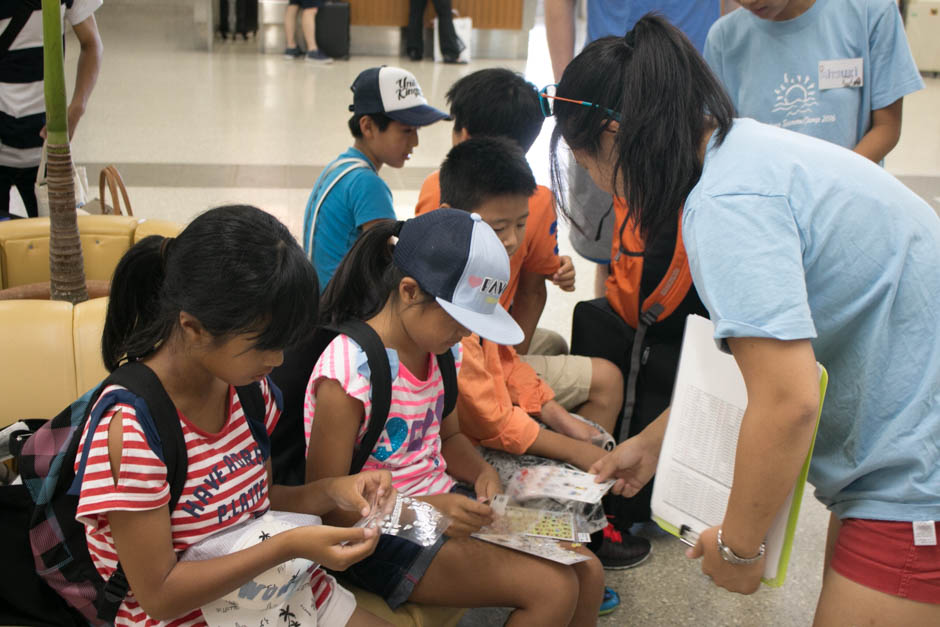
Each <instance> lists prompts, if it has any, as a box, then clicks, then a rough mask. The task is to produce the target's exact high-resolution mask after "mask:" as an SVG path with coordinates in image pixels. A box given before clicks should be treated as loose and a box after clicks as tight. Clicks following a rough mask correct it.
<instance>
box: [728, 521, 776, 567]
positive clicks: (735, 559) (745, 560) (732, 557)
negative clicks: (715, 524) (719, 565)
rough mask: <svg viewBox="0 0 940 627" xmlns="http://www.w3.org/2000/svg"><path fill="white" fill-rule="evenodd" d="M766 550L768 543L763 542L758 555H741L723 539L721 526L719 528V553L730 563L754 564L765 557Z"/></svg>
mask: <svg viewBox="0 0 940 627" xmlns="http://www.w3.org/2000/svg"><path fill="white" fill-rule="evenodd" d="M766 550H767V543H766V542H761V543H760V550H759V551H758V552H757V555H755V556H754V557H741V556H740V555H738V554H737V553H735V552H734V551H732V550H731V547H729V546H728V545H726V544H725V543H724V542H722V541H721V527H719V528H718V554H719V555H721V559H723V560H725V561H726V562H728V563H729V564H738V565H742V564H753V563H754V562H757V561H760V558H762V557H764V552H765V551H766Z"/></svg>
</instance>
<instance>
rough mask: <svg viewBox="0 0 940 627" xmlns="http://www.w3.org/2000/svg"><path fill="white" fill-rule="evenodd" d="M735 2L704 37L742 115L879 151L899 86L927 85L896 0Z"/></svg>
mask: <svg viewBox="0 0 940 627" xmlns="http://www.w3.org/2000/svg"><path fill="white" fill-rule="evenodd" d="M741 4H742V5H744V9H739V10H737V11H734V12H732V13H730V14H728V15H726V16H724V17H723V18H721V19H720V20H718V21H717V22H715V25H714V26H712V28H711V30H710V31H709V33H708V40H707V41H706V43H705V59H706V60H707V61H708V63H709V65H710V66H711V68H712V70H714V72H715V74H717V75H718V78H719V79H721V81H722V82H723V83H724V85H725V89H727V90H728V94H729V95H730V96H731V100H732V101H733V102H734V105H735V106H736V107H737V109H738V115H740V116H741V117H747V118H754V119H755V120H759V121H761V122H766V123H768V124H773V125H775V126H780V127H782V128H786V129H789V130H791V131H796V132H798V133H804V134H806V135H812V136H813V137H819V138H820V139H825V140H827V141H830V142H833V143H835V144H838V145H840V146H843V147H845V148H849V149H851V150H855V151H856V152H857V153H859V154H861V155H864V156H866V157H868V158H869V159H871V160H872V161H875V162H876V163H877V162H880V161H881V160H882V159H884V157H885V155H887V154H888V153H889V152H890V151H891V149H892V148H894V146H895V145H897V143H898V138H899V137H900V135H901V105H902V100H903V98H904V96H906V95H908V94H910V93H912V92H915V91H917V90H919V89H923V87H924V81H923V80H922V79H921V77H920V73H919V72H918V71H917V66H916V65H915V63H914V59H913V57H912V56H911V51H910V48H909V46H908V44H907V37H906V36H905V33H904V25H903V24H902V23H901V14H900V12H899V11H898V6H897V3H896V2H895V0H769V1H763V2H753V1H751V2H742V3H741Z"/></svg>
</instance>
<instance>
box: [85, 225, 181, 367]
mask: <svg viewBox="0 0 940 627" xmlns="http://www.w3.org/2000/svg"><path fill="white" fill-rule="evenodd" d="M166 241H168V240H167V239H166V238H164V237H161V236H159V235H151V236H149V237H145V238H144V239H142V240H140V241H139V242H137V243H136V244H134V246H132V247H131V249H130V250H128V251H127V253H125V255H124V256H123V257H122V258H121V261H120V262H119V263H118V266H117V268H116V269H115V271H114V277H113V278H112V279H111V298H110V300H109V301H108V312H107V315H106V316H105V323H104V332H103V334H102V337H101V352H102V357H103V359H104V365H105V368H107V369H108V371H109V372H111V371H113V370H114V369H115V368H117V367H118V365H119V363H120V361H121V359H122V357H124V356H128V357H129V358H130V359H132V360H133V359H139V358H140V357H143V356H145V355H147V354H148V353H150V352H152V351H153V350H154V348H155V347H156V346H157V345H158V344H160V343H161V342H162V341H163V340H165V339H166V337H167V336H168V335H169V328H168V327H169V321H167V320H162V319H161V318H160V315H159V314H160V292H161V289H162V286H163V278H164V274H165V269H164V261H163V256H162V254H161V253H163V252H165V250H166V247H165V246H164V243H165V242H166Z"/></svg>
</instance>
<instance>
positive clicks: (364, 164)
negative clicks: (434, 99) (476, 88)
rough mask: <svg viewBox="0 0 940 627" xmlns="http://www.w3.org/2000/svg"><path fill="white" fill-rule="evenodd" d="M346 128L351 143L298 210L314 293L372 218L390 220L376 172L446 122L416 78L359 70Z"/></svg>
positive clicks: (396, 162)
mask: <svg viewBox="0 0 940 627" xmlns="http://www.w3.org/2000/svg"><path fill="white" fill-rule="evenodd" d="M351 89H352V91H353V104H352V105H350V107H349V109H350V111H352V112H353V116H352V117H351V118H350V119H349V130H350V132H351V133H352V135H353V137H354V138H355V141H354V142H353V146H352V147H351V148H349V149H348V150H346V151H345V152H344V153H342V154H341V155H340V156H339V157H337V158H336V159H334V160H333V161H331V162H330V163H329V164H328V165H327V166H326V168H324V170H323V172H322V173H321V174H320V177H319V178H318V179H317V182H316V184H315V185H314V186H313V191H312V192H311V193H310V199H309V200H308V201H307V208H306V210H305V211H304V230H303V245H304V252H306V253H307V257H308V258H309V259H310V261H311V263H313V267H314V268H316V270H317V277H318V278H319V281H320V292H321V293H322V292H323V290H324V289H326V284H327V283H329V281H330V279H331V278H332V277H333V272H334V271H335V270H336V266H338V265H339V262H340V261H341V260H342V259H343V257H344V256H345V255H346V252H347V251H348V250H349V249H350V248H351V247H352V245H353V243H354V242H355V241H356V238H358V237H359V235H360V233H362V232H363V231H365V230H367V229H369V228H370V227H371V226H372V225H374V224H375V222H376V220H383V219H389V220H394V219H395V208H394V206H393V205H392V192H391V190H389V188H388V185H387V184H386V183H385V181H383V180H382V179H381V178H379V174H378V171H379V168H381V167H382V166H383V165H386V164H387V165H389V166H391V167H393V168H400V167H402V166H404V165H405V161H407V160H408V159H409V158H410V157H411V151H412V150H414V148H415V146H417V145H418V128H419V127H421V126H426V125H428V124H433V123H434V122H437V121H439V120H445V119H450V117H449V116H448V115H447V114H446V113H444V112H443V111H440V110H438V109H435V108H434V107H432V106H430V105H428V101H427V100H426V99H425V98H424V95H423V94H422V93H421V87H420V86H419V85H418V81H417V79H415V77H414V75H413V74H412V73H411V72H408V71H407V70H403V69H401V68H397V67H386V66H384V65H383V66H382V67H374V68H369V69H368V70H364V71H363V72H361V73H360V74H359V76H357V77H356V80H355V81H354V82H353V84H352V87H351Z"/></svg>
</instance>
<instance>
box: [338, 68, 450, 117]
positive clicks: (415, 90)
mask: <svg viewBox="0 0 940 627" xmlns="http://www.w3.org/2000/svg"><path fill="white" fill-rule="evenodd" d="M350 89H352V91H353V103H352V104H351V105H350V107H349V110H350V111H352V112H353V113H356V114H366V113H384V114H385V115H387V116H388V117H390V118H392V119H393V120H397V121H398V122H401V123H402V124H407V125H408V126H427V125H428V124H433V123H434V122H437V121H439V120H449V119H451V118H450V116H449V115H447V114H446V113H444V112H443V111H441V110H439V109H435V108H434V107H432V106H431V105H429V104H428V101H427V99H426V98H425V97H424V94H423V93H422V92H421V86H420V85H418V79H416V78H415V76H414V74H412V73H411V72H409V71H408V70H404V69H402V68H400V67H390V66H386V65H383V66H382V67H373V68H369V69H368V70H363V71H362V72H360V73H359V76H357V77H356V80H355V81H354V82H353V84H352V86H351V87H350Z"/></svg>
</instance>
